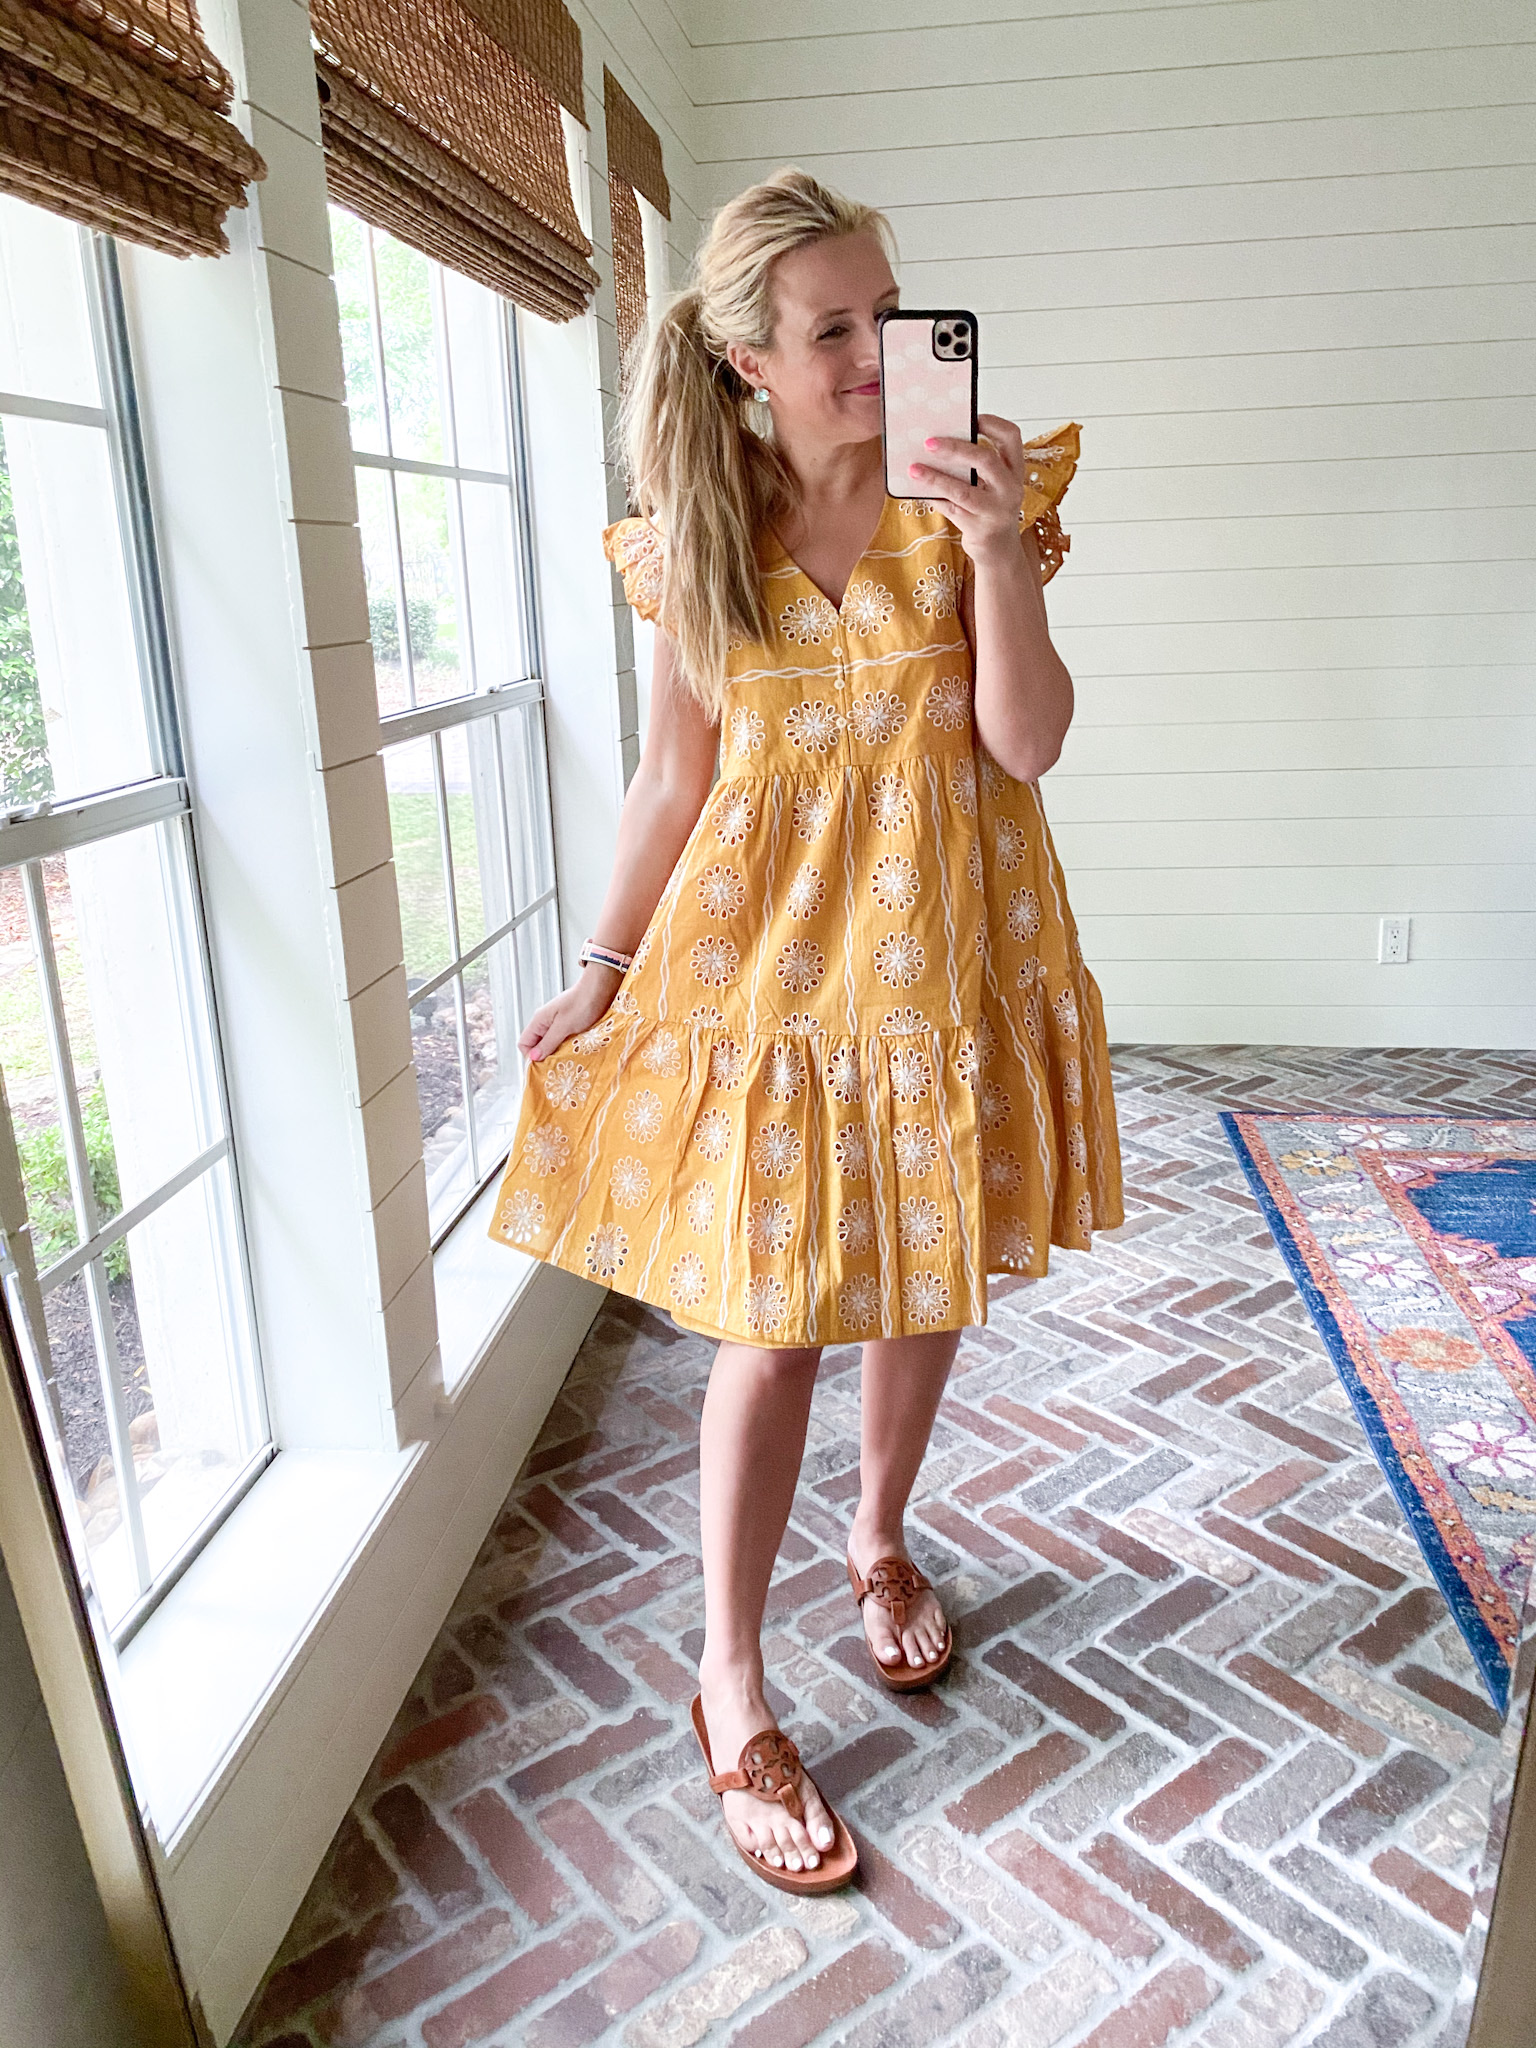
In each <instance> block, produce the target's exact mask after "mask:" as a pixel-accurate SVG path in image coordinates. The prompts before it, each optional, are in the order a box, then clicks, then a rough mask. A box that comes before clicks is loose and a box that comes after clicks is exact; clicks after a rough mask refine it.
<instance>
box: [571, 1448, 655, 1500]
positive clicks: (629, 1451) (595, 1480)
mask: <svg viewBox="0 0 1536 2048" xmlns="http://www.w3.org/2000/svg"><path fill="white" fill-rule="evenodd" d="M660 1448H661V1446H660V1445H659V1444H654V1443H650V1444H620V1445H619V1446H618V1447H617V1449H615V1450H611V1451H599V1450H594V1451H592V1452H590V1453H588V1454H586V1455H584V1456H583V1457H582V1459H581V1461H580V1463H579V1464H576V1465H573V1466H572V1467H571V1469H570V1470H569V1471H568V1472H567V1473H566V1475H565V1488H566V1491H567V1493H574V1492H575V1490H576V1489H577V1487H580V1486H596V1485H598V1484H599V1483H600V1482H602V1481H606V1480H611V1479H616V1478H617V1477H618V1476H619V1474H620V1473H621V1472H627V1471H628V1470H629V1468H630V1467H631V1465H639V1464H643V1463H644V1461H645V1460H646V1459H647V1458H653V1457H655V1455H656V1453H657V1451H658V1450H659V1449H660Z"/></svg>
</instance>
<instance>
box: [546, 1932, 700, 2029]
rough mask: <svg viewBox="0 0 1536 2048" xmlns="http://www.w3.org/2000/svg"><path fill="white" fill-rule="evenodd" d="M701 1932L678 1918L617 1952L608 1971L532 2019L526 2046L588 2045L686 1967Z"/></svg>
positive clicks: (692, 1955) (696, 1950)
mask: <svg viewBox="0 0 1536 2048" xmlns="http://www.w3.org/2000/svg"><path fill="white" fill-rule="evenodd" d="M702 1932H703V1930H702V1929H701V1928H700V1927H699V1925H698V1923H697V1922H696V1921H689V1920H674V1921H672V1922H671V1923H670V1924H669V1925H668V1926H666V1927H663V1928H662V1929H661V1930H660V1932H659V1933H656V1934H653V1935H652V1936H651V1938H650V1940H649V1941H642V1942H641V1943H640V1944H639V1945H638V1947H636V1948H632V1949H627V1950H626V1951H625V1952H624V1954H622V1955H620V1956H616V1957H615V1958H614V1960H613V1961H612V1962H611V1963H610V1964H609V1965H608V1967H607V1969H606V1970H599V1971H598V1973H597V1975H596V1976H595V1977H592V1978H589V1979H588V1981H587V1982H586V1983H585V1984H582V1985H579V1986H578V1987H577V1989H576V1990H575V1991H571V1992H568V1993H567V1994H566V1996H565V1997H564V1998H562V1999H560V2000H559V2002H558V2003H557V2004H555V2005H552V2006H550V2007H549V2008H548V2010H547V2011H545V2012H542V2013H540V2015H539V2017H538V2018H537V2019H536V2020H532V2021H530V2023H529V2025H528V2028H527V2031H526V2032H525V2033H524V2035H523V2042H524V2044H525V2048H586V2044H587V2042H589V2041H595V2040H596V2039H597V2037H598V2036H599V2034H603V2033H606V2032H607V2030H608V2028H609V2027H610V2026H611V2025H612V2023H613V2021H614V2020H616V2019H617V2018H618V2017H619V2016H620V2014H621V2013H626V2012H633V2010H634V2009H635V2007H636V2006H637V2005H638V2004H639V2003H640V2001H641V1999H643V1998H649V1997H651V1996H652V1994H653V1993H654V1992H657V1991H659V1990H660V1989H661V1988H662V1986H663V1985H664V1984H669V1983H670V1982H671V1981H672V1979H673V1978H674V1977H676V1976H678V1975H679V1974H680V1972H682V1971H683V1970H686V1969H687V1967H688V1965H689V1964H690V1963H691V1962H692V1961H693V1959H694V1957H695V1956H696V1955H697V1954H698V1951H699V1942H700V1939H701V1938H702Z"/></svg>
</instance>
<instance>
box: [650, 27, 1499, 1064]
mask: <svg viewBox="0 0 1536 2048" xmlns="http://www.w3.org/2000/svg"><path fill="white" fill-rule="evenodd" d="M956 11H957V12H963V15H964V17H965V18H964V19H963V20H959V21H955V22H952V23H951V24H949V25H946V26H943V27H936V26H934V25H933V13H934V10H933V9H932V7H931V5H930V4H929V0H922V4H918V0H842V4H841V5H839V6H838V7H837V8H835V9H834V8H829V7H827V6H826V5H825V4H824V0H780V4H778V5H777V6H775V7H774V8H773V9H768V10H765V9H762V8H758V7H748V6H747V5H745V4H742V0H674V7H673V10H672V12H670V13H668V12H664V11H663V10H662V9H661V8H660V7H659V6H656V5H650V4H648V5H647V18H648V20H649V21H650V22H651V23H652V32H653V34H654V35H655V36H657V37H659V38H661V40H660V41H658V42H657V43H656V45H655V48H656V57H655V60H654V61H655V62H656V64H657V66H658V75H659V68H660V67H661V66H662V64H663V62H664V65H665V69H666V72H667V76H668V79H669V80H670V81H671V83H672V85H673V86H679V87H681V89H682V95H685V96H686V99H687V101H688V102H689V103H690V104H689V105H688V106H686V107H685V106H684V104H683V97H682V96H681V95H680V97H679V98H678V100H676V101H675V102H672V103H671V104H672V105H673V107H674V108H675V120H676V125H677V129H678V132H679V134H680V135H683V136H686V137H687V138H688V142H689V150H690V154H691V155H692V156H693V158H694V159H696V162H697V171H696V174H695V175H696V177H697V185H696V187H695V188H694V189H695V192H696V195H697V197H696V203H697V204H698V206H699V208H700V211H702V212H707V210H708V207H709V206H710V205H711V204H714V203H718V201H719V200H721V199H723V198H725V197H727V196H728V195H729V194H730V193H732V192H734V191H736V190H738V189H739V188H740V187H741V186H742V185H744V184H747V183H749V182H750V181H751V180H752V179H753V178H755V177H758V176H761V175H763V174H764V173H766V172H767V171H770V170H772V169H773V168H775V167H776V166H777V165H778V164H780V163H782V162H784V161H787V160H788V161H798V162H800V163H802V164H804V165H806V166H807V167H808V168H810V169H814V170H815V171H817V172H818V174H820V175H822V176H825V177H827V178H828V179H830V180H831V181H832V182H834V183H836V184H838V185H841V186H842V187H843V188H844V189H846V190H848V191H851V192H854V193H857V194H858V195H860V196H861V197H864V198H867V199H869V200H872V201H873V202H875V203H876V204H878V205H880V206H883V207H884V208H886V209H887V211H888V212H889V213H890V215H891V218H892V220H893V222H894V224H895V227H896V230H897V233H898V235H899V237H900V241H901V245H902V251H903V256H904V263H903V289H904V292H905V296H906V298H907V301H908V303H909V304H924V303H927V304H963V305H968V306H971V307H973V308H974V309H975V310H976V312H977V313H978V315H979V316H980V319H981V322H982V335H983V357H984V362H985V365H986V370H985V375H984V383H983V404H984V406H987V407H989V408H990V409H992V410H996V411H1000V412H1005V413H1008V414H1010V415H1011V416H1012V417H1014V418H1016V419H1018V420H1019V421H1020V422H1021V423H1023V424H1024V427H1025V431H1026V432H1038V431H1040V430H1042V429H1049V428H1051V427H1054V426H1057V425H1059V424H1060V423H1061V422H1062V421H1064V420H1068V419H1075V420H1079V421H1081V422H1082V425H1083V463H1082V467H1081V469H1080V470H1079V472H1078V475H1077V477H1076V479H1075V480H1074V482H1073V484H1072V487H1071V491H1070V493H1069V495H1068V499H1067V507H1066V510H1067V512H1068V513H1069V515H1070V516H1068V517H1067V518H1066V525H1067V528H1068V530H1069V531H1070V532H1071V534H1072V536H1073V548H1072V553H1071V555H1070V557H1069V559H1068V562H1067V564H1066V567H1065V569H1064V571H1063V573H1062V574H1061V575H1060V576H1059V577H1058V578H1057V580H1056V581H1055V582H1053V584H1052V585H1051V590H1050V594H1049V602H1050V610H1051V619H1052V627H1053V632H1054V634H1055V637H1056V640H1057V644H1058V645H1059V647H1060V648H1061V651H1062V653H1063V656H1064V658H1065V659H1066V661H1067V662H1068V665H1069V666H1070V668H1071V669H1072V671H1073V674H1074V676H1075V677H1076V679H1077V683H1078V687H1079V711H1078V719H1077V723H1076V726H1075V727H1074V730H1073V733H1072V736H1071V739H1070V740H1069V742H1068V747H1067V751H1066V754H1065V756H1064V758H1063V760H1062V762H1061V764H1060V766H1059V767H1058V768H1057V769H1056V770H1055V771H1054V772H1053V773H1052V775H1051V776H1050V778H1049V780H1048V783H1047V785H1046V799H1047V804H1048V807H1049V810H1050V814H1051V817H1052V819H1053V822H1054V827H1055V831H1056V837H1057V842H1058V845H1059V847H1060V850H1061V852H1062V855H1063V857H1064V859H1065V861H1066V863H1067V866H1068V869H1069V871H1070V874H1071V878H1072V884H1073V897H1074V901H1075V903H1076V905H1077V908H1078V911H1079V914H1080V918H1081V922H1082V926H1083V936H1084V944H1085V948H1086V950H1087V952H1088V955H1089V958H1090V960H1091V961H1092V963H1093V965H1094V967H1095V970H1096V971H1097V973H1098V974H1099V977H1100V980H1101V982H1102V985H1103V988H1104V992H1105V996H1106V999H1107V1002H1108V1005H1109V1011H1110V1022H1111V1028H1112V1030H1113V1033H1114V1035H1115V1036H1116V1037H1118V1038H1148V1039H1161V1040H1184V1041H1202V1040H1203V1041H1211V1040H1218V1041H1220V1040H1242V1041H1250V1042H1265V1041H1272V1042H1328V1043H1362V1044H1382V1043H1385V1044H1436V1045H1457V1044H1478V1045H1521V1044H1530V1043H1531V1042H1532V1034H1533V1029H1536V824H1533V819H1532V812H1533V808H1536V806H1533V801H1532V799H1533V792H1536V776H1533V772H1532V769H1533V761H1536V687H1533V681H1536V679H1533V666H1536V664H1533V654H1536V631H1533V626H1536V585H1533V577H1532V562H1533V557H1536V395H1533V394H1536V378H1533V371H1536V351H1533V347H1532V337H1533V335H1536V282H1533V281H1536V234H1533V229H1532V225H1531V223H1532V218H1533V197H1536V162H1533V159H1536V147H1533V142H1536V123H1533V118H1532V116H1533V106H1532V102H1533V101H1536V40H1533V37H1536V15H1533V13H1532V10H1531V6H1530V0H1464V4H1462V5H1459V6H1456V7H1450V8H1448V7H1445V6H1443V5H1439V4H1430V0H1394V4H1393V5H1392V6H1389V7H1384V6H1381V5H1380V4H1377V0H1327V4H1323V0H1203V4H1193V5H1184V6H1160V5H1150V4H1143V5H1137V4H1135V0H1130V4H1127V0H1114V4H1113V5H1109V4H1100V5H1092V4H1089V5H1082V4H1079V5H1075V6H1073V7H1072V8H1071V9H1070V10H1063V9H1061V8H1060V7H1059V4H1058V5H1051V4H1048V0H1036V4H1035V5H1033V6H1030V5H1020V4H1013V5H1006V4H1003V0H967V5H966V6H965V7H964V9H963V10H956ZM658 24H664V25H665V31H666V33H665V36H664V37H662V36H661V29H660V27H658ZM674 30H676V31H677V33H675V34H674ZM663 42H664V43H665V57H664V59H663V54H662V43H663ZM1385 914H1391V915H1409V916H1411V917H1412V919H1413V957H1412V959H1411V961H1410V962H1409V964H1408V965H1407V966H1403V967H1382V966H1378V965H1377V964H1376V943H1377V928H1378V922H1379V919H1380V918H1381V917H1382V916H1383V915H1385Z"/></svg>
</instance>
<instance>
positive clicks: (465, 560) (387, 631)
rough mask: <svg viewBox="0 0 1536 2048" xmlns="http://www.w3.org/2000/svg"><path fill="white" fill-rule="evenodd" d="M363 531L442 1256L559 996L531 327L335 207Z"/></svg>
mask: <svg viewBox="0 0 1536 2048" xmlns="http://www.w3.org/2000/svg"><path fill="white" fill-rule="evenodd" d="M331 242H332V250H333V256H334V264H335V274H336V288H337V295H338V299H339V301H340V308H341V333H342V346H343V351H344V354H345V360H346V376H347V404H348V408H349V411H350V416H351V430H352V449H353V459H354V461H355V463H356V468H357V496H358V520H359V525H360V527H361V530H362V540H363V559H364V565H365V568H366V572H367V581H368V615H369V623H370V629H371V635H372V640H373V654H374V667H375V673H376V676H377V681H378V692H379V713H380V718H381V722H382V726H383V742H384V764H385V779H386V783H387V786H388V792H389V810H390V824H391V828H392V831H393V835H394V858H395V873H396V877H397V880H398V884H399V891H400V913H401V921H402V924H403V927H404V934H405V966H406V979H407V985H408V988H409V991H410V1002H411V1033H412V1044H413V1049H414V1054H415V1064H416V1085H417V1094H418V1099H419V1102H420V1108H421V1130H422V1142H423V1148H424V1152H425V1158H426V1167H427V1195H428V1205H429V1209H430V1212H431V1219H432V1231H433V1238H434V1242H440V1241H441V1239H442V1237H443V1236H444V1235H445V1234H446V1232H447V1231H448V1230H449V1229H450V1228H451V1227H452V1225H453V1223H454V1222H455V1221H456V1220H457V1219H458V1217H459V1216H460V1215H462V1214H463V1212H464V1210H465V1209H466V1208H467V1207H468V1206H469V1205H470V1203H471V1202H472V1201H473V1200H474V1199H475V1197H476V1195H477V1194H478V1193H479V1192H480V1190H481V1189H482V1188H483V1187H484V1186H485V1184H486V1183H487V1181H489V1180H490V1178H491V1177H492V1176H493V1175H494V1174H495V1173H496V1171H497V1170H498V1169H499V1167H500V1166H501V1164H502V1162H503V1161H504V1160H505V1158H506V1155H507V1150H508V1147H509V1145H510V1143H511V1139H512V1134H513V1130H514V1128H515V1125H516V1120H517V1108H518V1101H519V1096H520V1094H521V1088H522V1074H523V1061H522V1059H521V1056H520V1055H519V1054H518V1052H517V1048H516V1041H517V1034H518V1031H519V1029H520V1028H521V1024H522V1021H523V1019H525V1018H526V1017H527V1016H528V1015H529V1014H530V1013H531V1012H532V1011H533V1010H534V1009H536V1008H537V1007H538V1005H539V1004H540V1003H542V1002H544V1001H545V1000H547V998H548V997H550V996H551V995H553V994H555V993H556V992H557V991H558V989H559V987H560V980H561V974H560V952H559V937H558V924H557V912H556V899H555V864H554V840H553V830H552V825H551V820H550V804H549V773H548V766H547V757H546V750H545V732H544V685H543V681H542V678H541V675H540V672H539V645H538V628H537V614H536V609H535V604H534V594H533V576H532V546H531V534H530V526H529V519H528V498H527V486H526V470H525V465H524V460H523V446H522V411H521V384H520V378H519V370H518V327H517V323H518V320H519V319H520V318H523V317H527V316H523V315H520V314H519V313H518V312H517V311H516V309H515V308H514V307H513V306H512V305H511V304H510V303H509V302H508V301H506V300H504V299H501V298H499V297H497V295H496V294H495V293H494V292H491V291H488V290H487V289H486V288H485V287H484V286H483V285H479V284H476V283H474V282H473V281H472V280H471V279H469V278H466V277H461V276H459V275H458V274H457V273H456V272H454V271H452V270H449V269H446V268H444V267H443V266H442V265H441V264H438V263H434V262H432V261H430V260H429V259H428V258H427V257H425V256H422V255H420V254H418V253H417V251H415V250H414V249H411V248H408V247H407V246H406V245H405V244H404V243H402V242H397V241H395V240H394V238H393V237H392V236H389V235H386V234H383V233H381V232H378V231H376V230H374V229H372V228H369V227H367V226H365V225H364V224H363V223H362V222H361V221H359V220H357V219H355V218H354V217H353V216H352V215H351V214H348V213H346V212H344V211H342V210H341V209H340V208H337V207H333V208H332V209H331Z"/></svg>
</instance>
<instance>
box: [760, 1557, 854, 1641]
mask: <svg viewBox="0 0 1536 2048" xmlns="http://www.w3.org/2000/svg"><path fill="white" fill-rule="evenodd" d="M847 1584H848V1571H847V1567H846V1566H845V1565H841V1564H839V1563H838V1562H837V1561H836V1559H835V1558H830V1557H824V1558H822V1559H821V1561H820V1562H819V1563H817V1564H808V1565H807V1566H806V1567H805V1569H804V1571H799V1572H791V1573H790V1575H789V1577H788V1578H787V1579H780V1581H779V1583H778V1584H777V1585H776V1586H770V1587H769V1588H768V1600H767V1604H766V1605H765V1606H764V1608H763V1625H764V1627H772V1626H773V1624H774V1623H775V1622H780V1621H787V1620H788V1619H789V1617H790V1616H791V1615H792V1614H794V1613H796V1612H798V1610H799V1609H800V1608H802V1607H809V1605H810V1604H811V1602H812V1601H813V1600H821V1599H823V1598H825V1596H826V1595H827V1594H828V1593H830V1592H831V1591H832V1588H833V1587H834V1586H846V1585H847ZM848 1597H849V1599H850V1600H852V1598H853V1595H852V1593H850V1594H849V1595H848Z"/></svg>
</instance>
